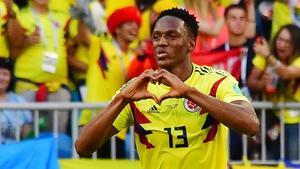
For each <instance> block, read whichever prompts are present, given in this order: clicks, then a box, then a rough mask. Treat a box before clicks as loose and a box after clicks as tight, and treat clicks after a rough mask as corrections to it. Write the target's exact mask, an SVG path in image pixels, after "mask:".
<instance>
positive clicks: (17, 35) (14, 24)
mask: <svg viewBox="0 0 300 169" xmlns="http://www.w3.org/2000/svg"><path fill="white" fill-rule="evenodd" d="M7 33H8V34H7V35H8V40H9V44H10V45H11V46H12V47H14V48H22V47H23V46H24V42H25V38H26V37H25V34H24V30H23V28H22V26H21V25H20V23H19V22H18V20H17V19H16V18H11V19H9V21H8V31H7Z"/></svg>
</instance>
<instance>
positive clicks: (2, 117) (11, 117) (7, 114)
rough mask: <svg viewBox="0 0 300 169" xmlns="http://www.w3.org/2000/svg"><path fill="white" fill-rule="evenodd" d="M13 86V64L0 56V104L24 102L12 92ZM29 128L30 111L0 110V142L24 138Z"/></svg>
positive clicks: (30, 125)
mask: <svg viewBox="0 0 300 169" xmlns="http://www.w3.org/2000/svg"><path fill="white" fill-rule="evenodd" d="M13 88H14V78H13V64H12V62H11V61H10V60H9V59H8V58H4V57H0V103H1V104H2V103H25V100H24V99H23V98H21V97H20V96H18V95H16V94H15V93H14V92H13ZM31 128H32V115H31V112H30V111H28V110H3V109H1V110H0V144H8V143H15V142H17V141H18V139H24V138H25V137H26V136H27V135H28V133H29V132H30V131H31ZM18 132H20V133H18ZM19 134H20V135H19ZM17 138H18V139H17Z"/></svg>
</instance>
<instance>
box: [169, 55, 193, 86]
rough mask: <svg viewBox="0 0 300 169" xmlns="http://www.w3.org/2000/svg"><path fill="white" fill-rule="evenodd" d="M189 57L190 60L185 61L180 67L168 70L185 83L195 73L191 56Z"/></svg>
mask: <svg viewBox="0 0 300 169" xmlns="http://www.w3.org/2000/svg"><path fill="white" fill-rule="evenodd" d="M187 57H188V59H185V61H183V62H181V63H180V64H179V65H178V66H175V67H173V68H171V69H169V70H168V71H170V72H171V73H173V74H174V75H176V76H177V77H178V78H179V79H180V80H182V81H183V82H184V81H185V80H187V79H188V78H189V77H190V75H191V74H192V71H193V66H192V61H191V58H190V57H189V56H187Z"/></svg>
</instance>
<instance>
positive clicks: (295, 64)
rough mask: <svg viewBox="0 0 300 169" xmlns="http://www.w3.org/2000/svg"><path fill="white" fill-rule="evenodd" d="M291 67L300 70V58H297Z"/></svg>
mask: <svg viewBox="0 0 300 169" xmlns="http://www.w3.org/2000/svg"><path fill="white" fill-rule="evenodd" d="M292 65H293V66H295V67H299V68H300V56H298V57H297V59H295V60H294V61H293V63H292Z"/></svg>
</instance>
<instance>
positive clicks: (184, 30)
mask: <svg viewBox="0 0 300 169" xmlns="http://www.w3.org/2000/svg"><path fill="white" fill-rule="evenodd" d="M197 34H198V25H197V22H196V19H195V17H194V16H192V15H190V14H189V13H188V12H187V11H186V10H184V9H178V8H173V9H170V10H166V11H163V12H162V13H161V14H160V16H159V17H158V19H157V22H156V24H155V26H154V31H153V33H152V38H153V44H154V48H155V53H156V58H157V61H158V66H159V67H160V68H159V69H158V70H156V71H153V70H146V71H145V72H144V73H143V74H142V75H140V76H139V77H137V78H135V79H134V80H132V81H130V82H128V83H127V84H126V85H124V86H123V87H122V89H120V91H119V92H118V93H117V94H116V96H115V97H114V98H113V100H112V101H111V102H110V104H109V105H108V106H107V107H106V108H104V110H103V111H102V112H101V114H99V115H97V116H96V118H94V119H93V120H92V121H91V122H90V123H89V124H87V125H85V127H84V128H83V130H82V132H81V134H80V136H79V139H78V140H77V141H76V145H75V146H76V149H77V152H78V153H79V154H81V155H90V154H91V153H92V152H93V151H95V150H96V149H97V148H98V147H100V146H101V145H102V144H103V143H104V142H105V141H106V140H107V139H108V138H110V137H111V136H112V135H114V134H116V133H118V131H120V130H122V129H123V128H127V127H129V126H131V125H134V127H135V136H136V137H135V139H136V146H137V150H138V153H139V157H140V159H141V163H142V168H144V169H146V168H147V169H148V168H149V169H152V168H174V169H176V168H203V169H225V168H227V151H226V147H227V131H228V130H227V127H226V126H229V127H232V128H234V129H235V130H237V131H239V132H242V133H245V134H248V135H253V134H255V133H256V132H257V131H258V128H259V124H258V120H257V117H256V114H255V112H254V110H253V108H252V106H251V105H250V104H249V102H248V101H247V98H246V97H244V96H243V95H242V93H241V91H240V89H239V87H238V82H237V81H236V80H235V79H234V77H232V76H231V75H230V74H228V73H226V72H224V71H221V70H216V69H213V68H211V67H207V66H196V65H193V64H192V62H191V58H190V56H191V53H192V51H193V49H194V48H195V44H196V37H197ZM220 123H221V124H220ZM201 157H203V158H201Z"/></svg>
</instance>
